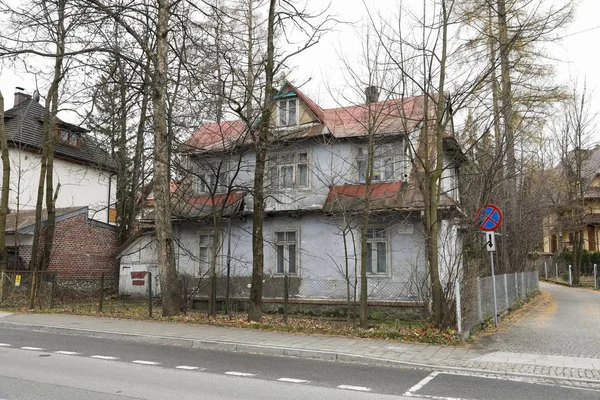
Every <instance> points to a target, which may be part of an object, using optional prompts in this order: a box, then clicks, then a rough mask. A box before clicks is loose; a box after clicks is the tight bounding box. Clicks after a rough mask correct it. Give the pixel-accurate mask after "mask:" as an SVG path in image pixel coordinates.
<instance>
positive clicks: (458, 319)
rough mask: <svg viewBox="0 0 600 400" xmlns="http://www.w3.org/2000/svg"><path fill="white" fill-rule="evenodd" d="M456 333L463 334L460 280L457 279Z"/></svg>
mask: <svg viewBox="0 0 600 400" xmlns="http://www.w3.org/2000/svg"><path fill="white" fill-rule="evenodd" d="M454 290H455V291H456V331H457V332H458V334H459V335H461V334H462V307H461V305H460V279H456V288H455V289H454Z"/></svg>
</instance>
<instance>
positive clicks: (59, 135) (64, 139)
mask: <svg viewBox="0 0 600 400" xmlns="http://www.w3.org/2000/svg"><path fill="white" fill-rule="evenodd" d="M79 139H80V138H79V135H78V134H77V133H75V132H71V131H69V130H67V129H63V128H59V129H58V130H57V131H56V141H57V142H58V143H62V144H66V145H67V146H71V147H79V146H80V142H79Z"/></svg>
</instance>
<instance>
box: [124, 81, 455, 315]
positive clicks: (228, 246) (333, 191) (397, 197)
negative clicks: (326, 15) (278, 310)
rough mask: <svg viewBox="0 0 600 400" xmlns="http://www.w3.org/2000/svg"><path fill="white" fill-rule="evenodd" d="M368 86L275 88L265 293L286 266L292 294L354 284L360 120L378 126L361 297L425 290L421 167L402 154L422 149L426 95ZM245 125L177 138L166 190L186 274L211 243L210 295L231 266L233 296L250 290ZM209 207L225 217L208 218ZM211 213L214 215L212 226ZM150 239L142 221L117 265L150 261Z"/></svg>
mask: <svg viewBox="0 0 600 400" xmlns="http://www.w3.org/2000/svg"><path fill="white" fill-rule="evenodd" d="M368 94H369V97H370V100H371V101H369V102H368V103H367V104H361V105H355V106H349V107H340V108H334V109H322V108H321V107H319V106H318V105H317V104H316V103H315V102H313V101H312V100H311V99H309V98H308V97H307V96H306V95H304V94H303V93H302V92H301V91H300V90H298V89H297V88H295V87H294V86H293V85H292V84H290V83H286V84H285V85H283V87H282V88H281V89H280V90H279V92H278V94H277V96H276V98H275V99H276V106H275V109H274V110H275V112H274V113H273V120H272V121H271V122H272V124H273V125H274V126H276V127H277V129H276V130H275V131H274V135H275V136H276V139H274V140H273V141H272V143H271V144H270V146H269V151H268V162H267V168H266V178H265V190H266V194H267V196H266V202H265V215H266V216H265V219H264V239H265V249H264V251H265V271H264V272H265V284H264V289H263V294H264V297H265V300H266V301H267V302H268V301H269V299H270V298H280V297H281V295H282V282H283V279H282V278H283V277H284V274H288V275H289V276H290V277H291V281H292V286H291V288H290V299H291V300H290V301H292V302H296V303H302V302H305V303H313V304H314V303H315V302H316V303H320V304H342V303H343V302H344V301H346V300H347V295H348V291H347V289H348V287H347V284H348V283H349V284H350V286H351V291H352V292H354V285H355V275H356V274H357V271H360V240H359V230H358V226H359V224H360V222H361V218H360V213H361V212H362V210H363V207H364V204H365V203H364V196H365V192H366V186H365V177H366V173H367V151H366V150H367V132H368V131H369V130H371V131H373V132H375V134H376V136H377V142H376V146H375V162H374V174H373V182H372V185H371V190H370V198H371V202H370V209H371V214H370V215H371V217H370V227H369V229H368V236H367V246H368V247H367V255H368V256H367V259H368V265H367V271H368V286H369V299H370V301H371V302H372V303H373V302H379V304H380V305H381V304H384V305H406V304H412V305H414V304H420V302H421V301H422V300H423V299H424V296H423V295H424V292H425V291H426V287H427V283H426V267H425V265H426V255H425V249H424V237H423V234H422V232H423V229H422V225H423V220H422V210H423V198H422V195H421V193H420V191H419V189H418V187H417V185H416V179H417V178H416V175H417V174H418V173H420V169H419V168H417V167H413V163H412V162H411V159H412V157H414V154H419V151H422V149H420V141H421V139H422V138H421V137H420V136H421V135H422V132H423V130H422V127H423V120H424V116H425V112H426V111H425V110H424V107H423V97H412V98H406V99H398V100H387V101H381V102H378V101H377V99H376V97H377V92H376V90H374V89H373V88H371V89H369V93H368ZM429 113H430V116H432V115H433V114H432V113H433V101H432V102H431V107H430V110H429ZM369 121H371V124H369ZM254 134H255V132H254V131H251V130H249V129H247V128H246V126H245V125H244V123H243V122H241V121H229V122H222V123H220V124H217V123H208V124H204V125H202V126H200V128H199V129H198V130H197V131H196V132H195V133H194V135H193V136H192V137H191V138H190V139H189V140H188V141H187V142H186V143H185V146H184V147H183V148H180V152H181V155H182V156H183V157H184V159H186V160H187V175H186V176H185V178H184V179H183V180H182V181H181V182H180V184H179V186H178V188H177V190H176V191H175V193H174V194H173V196H172V199H173V200H172V202H173V229H174V236H175V242H176V244H177V247H176V259H177V268H178V270H179V272H180V274H183V275H186V276H187V277H188V280H189V279H190V278H196V279H206V276H207V273H208V272H209V270H210V267H211V255H212V249H213V245H215V244H216V247H217V248H218V251H217V253H218V254H217V268H218V276H219V280H220V281H219V284H218V291H219V296H224V294H225V286H226V284H225V283H224V279H225V278H224V276H225V275H226V273H227V270H229V274H230V276H231V278H230V280H229V283H230V290H231V293H233V296H234V297H237V298H240V299H241V298H248V293H249V288H248V287H249V286H248V285H249V282H250V276H251V273H252V210H253V202H252V195H251V192H252V183H253V179H254V165H255V164H254V160H255V153H254V150H253V147H252V138H251V136H250V135H254ZM443 143H444V146H443V148H444V154H443V157H444V165H445V170H444V174H443V179H442V189H443V193H442V194H441V197H440V209H441V210H440V215H441V218H443V221H441V224H440V227H441V229H440V239H441V240H440V243H441V244H440V261H441V268H442V277H445V276H448V271H449V269H450V268H457V265H456V264H459V263H460V260H459V259H460V257H459V254H460V251H461V241H460V237H459V235H458V227H457V224H456V223H455V220H454V216H455V211H456V209H457V205H458V201H459V197H458V191H457V189H456V188H457V182H456V180H457V173H458V168H459V166H460V165H461V163H463V162H464V161H465V158H464V155H463V154H462V152H461V151H460V148H459V147H458V145H457V143H456V140H455V138H454V137H453V136H452V135H451V134H447V135H446V136H445V138H444V141H443ZM215 214H216V215H217V217H222V218H217V219H214V216H215ZM214 221H220V228H219V229H218V232H215V227H214V224H213V222H214ZM215 233H216V234H215ZM153 241H154V238H153V235H152V234H148V233H145V234H143V235H140V236H138V237H136V238H135V240H133V241H132V242H130V243H128V244H126V245H125V246H124V247H123V248H122V249H121V252H120V253H119V257H120V258H121V271H122V273H124V271H125V269H132V268H137V269H139V270H143V269H145V268H146V269H147V268H151V267H153V266H155V265H156V261H157V257H156V246H155V244H154V243H153ZM358 274H359V273H358ZM125 275H127V273H126V272H125ZM357 287H358V288H359V287H360V282H359V279H358V285H357ZM358 288H357V290H359V289H358ZM199 293H200V295H201V296H204V295H205V294H206V292H205V291H202V290H200V292H199ZM122 294H127V293H122ZM352 296H353V295H352ZM352 296H351V297H352Z"/></svg>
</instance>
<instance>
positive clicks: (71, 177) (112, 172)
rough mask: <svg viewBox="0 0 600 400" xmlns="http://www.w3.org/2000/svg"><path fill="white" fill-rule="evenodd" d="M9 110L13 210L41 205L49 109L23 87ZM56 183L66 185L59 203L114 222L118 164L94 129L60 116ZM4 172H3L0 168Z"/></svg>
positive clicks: (29, 208)
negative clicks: (111, 217) (92, 133)
mask: <svg viewBox="0 0 600 400" xmlns="http://www.w3.org/2000/svg"><path fill="white" fill-rule="evenodd" d="M14 100H15V101H14V107H13V108H11V109H9V110H6V111H5V112H4V124H5V127H6V133H7V136H8V146H9V150H8V152H9V158H10V163H11V174H10V195H9V209H10V210H32V209H35V205H36V201H37V191H38V184H37V183H38V182H39V178H40V160H41V149H42V144H43V137H44V136H43V119H44V114H45V108H44V107H43V106H42V105H41V104H39V103H38V101H37V100H34V99H32V97H31V95H28V94H25V93H23V92H21V91H17V92H16V93H15V99H14ZM55 132H56V133H55V151H54V185H55V187H56V186H57V185H59V184H60V187H59V189H58V196H57V198H56V207H58V208H65V207H80V206H86V207H88V212H89V215H88V217H89V218H91V219H95V220H98V221H102V222H107V223H108V222H109V214H110V213H109V208H110V207H109V205H110V204H114V202H115V193H116V190H115V187H116V163H115V161H114V160H113V159H112V158H111V157H110V155H109V154H108V153H107V152H105V151H104V150H102V147H101V146H99V145H98V143H97V142H96V141H95V140H94V138H93V137H92V136H90V135H89V132H88V131H87V130H86V129H84V128H81V127H79V126H76V125H72V124H69V123H67V122H64V121H62V120H58V126H57V127H56V130H55ZM0 174H1V171H0Z"/></svg>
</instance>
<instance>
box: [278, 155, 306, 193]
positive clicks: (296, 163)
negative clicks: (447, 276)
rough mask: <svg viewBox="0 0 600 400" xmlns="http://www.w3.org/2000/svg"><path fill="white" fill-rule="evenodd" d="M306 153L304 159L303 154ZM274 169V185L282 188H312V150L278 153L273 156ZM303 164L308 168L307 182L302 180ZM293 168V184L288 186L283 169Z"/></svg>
mask: <svg viewBox="0 0 600 400" xmlns="http://www.w3.org/2000/svg"><path fill="white" fill-rule="evenodd" d="M303 154H305V155H306V156H305V158H304V159H303V158H302V156H301V155H303ZM272 163H273V165H272V168H273V171H274V172H272V174H274V176H272V179H273V180H274V182H272V184H274V186H275V187H276V188H277V189H280V190H305V189H310V181H311V180H310V170H311V168H310V152H309V151H295V152H293V153H282V154H277V155H275V156H274V157H273V158H272ZM301 166H305V168H306V178H305V179H306V182H300V179H301V177H302V175H301V174H300V172H299V171H300V168H301ZM290 168H291V170H292V176H291V182H292V185H291V186H288V185H287V184H286V183H285V174H284V172H283V171H285V170H287V169H290Z"/></svg>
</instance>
